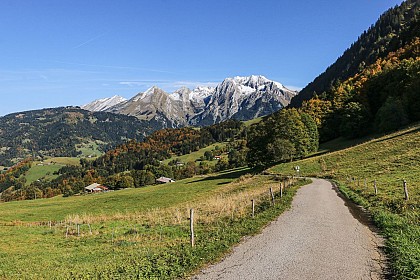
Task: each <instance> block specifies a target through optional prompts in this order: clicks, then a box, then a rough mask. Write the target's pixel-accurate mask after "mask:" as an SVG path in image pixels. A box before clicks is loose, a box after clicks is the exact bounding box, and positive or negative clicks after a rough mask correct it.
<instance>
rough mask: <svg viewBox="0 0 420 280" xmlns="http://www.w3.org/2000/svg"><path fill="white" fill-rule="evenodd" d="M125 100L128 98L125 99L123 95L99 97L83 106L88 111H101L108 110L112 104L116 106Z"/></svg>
mask: <svg viewBox="0 0 420 280" xmlns="http://www.w3.org/2000/svg"><path fill="white" fill-rule="evenodd" d="M124 101H127V99H125V98H124V97H122V96H118V95H115V96H113V97H109V98H102V99H97V100H95V101H92V102H91V103H89V104H86V105H83V106H82V107H81V108H82V109H85V110H88V111H93V112H100V111H106V110H107V109H109V108H111V107H112V106H115V105H117V104H119V103H121V102H124Z"/></svg>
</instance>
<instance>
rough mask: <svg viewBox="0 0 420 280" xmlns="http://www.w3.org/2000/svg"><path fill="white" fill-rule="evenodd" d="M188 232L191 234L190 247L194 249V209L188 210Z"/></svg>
mask: <svg viewBox="0 0 420 280" xmlns="http://www.w3.org/2000/svg"><path fill="white" fill-rule="evenodd" d="M190 232H191V236H190V237H191V247H194V245H195V240H194V209H193V208H191V209H190Z"/></svg>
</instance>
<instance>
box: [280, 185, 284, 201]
mask: <svg viewBox="0 0 420 280" xmlns="http://www.w3.org/2000/svg"><path fill="white" fill-rule="evenodd" d="M282 197H283V185H282V183H280V198H282Z"/></svg>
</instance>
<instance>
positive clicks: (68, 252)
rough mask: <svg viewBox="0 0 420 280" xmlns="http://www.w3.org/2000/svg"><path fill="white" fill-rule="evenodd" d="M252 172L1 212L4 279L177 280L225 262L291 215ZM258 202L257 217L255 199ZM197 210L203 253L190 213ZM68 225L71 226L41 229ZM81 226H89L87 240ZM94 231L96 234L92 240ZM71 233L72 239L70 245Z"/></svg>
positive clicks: (15, 205)
mask: <svg viewBox="0 0 420 280" xmlns="http://www.w3.org/2000/svg"><path fill="white" fill-rule="evenodd" d="M248 171H249V170H248V169H235V170H230V171H227V172H221V173H218V174H213V175H211V176H205V177H204V176H201V177H195V178H191V179H186V180H182V181H178V182H176V183H171V184H165V185H159V186H150V187H145V188H141V189H127V190H122V191H116V192H110V193H103V194H95V195H85V196H79V197H68V198H63V197H55V198H52V199H40V200H32V201H19V202H10V203H2V204H0V213H2V215H1V216H0V240H2V242H0V279H177V278H183V277H188V276H189V275H191V274H192V273H193V272H194V271H196V270H197V269H199V268H200V267H202V266H203V265H205V264H206V263H209V262H214V261H217V260H218V259H220V258H221V257H222V256H223V255H224V254H226V253H227V252H228V251H229V250H230V248H231V247H232V246H233V245H234V244H237V243H238V242H239V241H240V240H241V238H242V237H243V236H244V235H250V234H255V233H257V232H259V231H260V229H261V228H262V227H264V226H265V225H266V224H267V223H269V221H271V220H273V219H275V217H277V216H278V215H279V214H280V213H281V212H282V211H284V210H285V209H287V208H288V207H290V202H291V200H292V197H293V195H294V193H295V191H296V189H297V187H291V188H287V189H286V190H285V192H284V197H283V198H282V199H281V202H280V198H279V197H278V192H277V196H276V199H277V201H278V203H276V206H275V207H272V206H271V204H270V202H269V196H268V188H269V187H270V186H272V187H274V188H278V182H276V181H273V179H274V177H270V176H250V175H244V174H246V173H247V172H248ZM251 198H252V199H255V200H256V201H257V209H256V217H255V218H254V219H252V218H251V217H250V199H251ZM190 208H194V209H195V217H196V220H195V229H196V246H195V247H194V248H191V247H190V246H189V227H188V225H189V221H188V210H189V209H190ZM50 220H52V221H62V220H66V221H65V223H64V224H53V225H51V227H50V226H49V225H48V224H43V225H39V224H38V222H42V221H43V222H45V221H50ZM75 223H79V224H82V226H81V228H80V236H78V235H77V226H75ZM88 224H89V226H90V229H91V230H92V232H90V229H89V226H88ZM66 233H67V234H68V235H67V237H66Z"/></svg>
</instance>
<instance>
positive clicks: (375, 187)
mask: <svg viewBox="0 0 420 280" xmlns="http://www.w3.org/2000/svg"><path fill="white" fill-rule="evenodd" d="M373 188H374V189H375V195H377V194H378V188H377V186H376V180H375V181H373Z"/></svg>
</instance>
